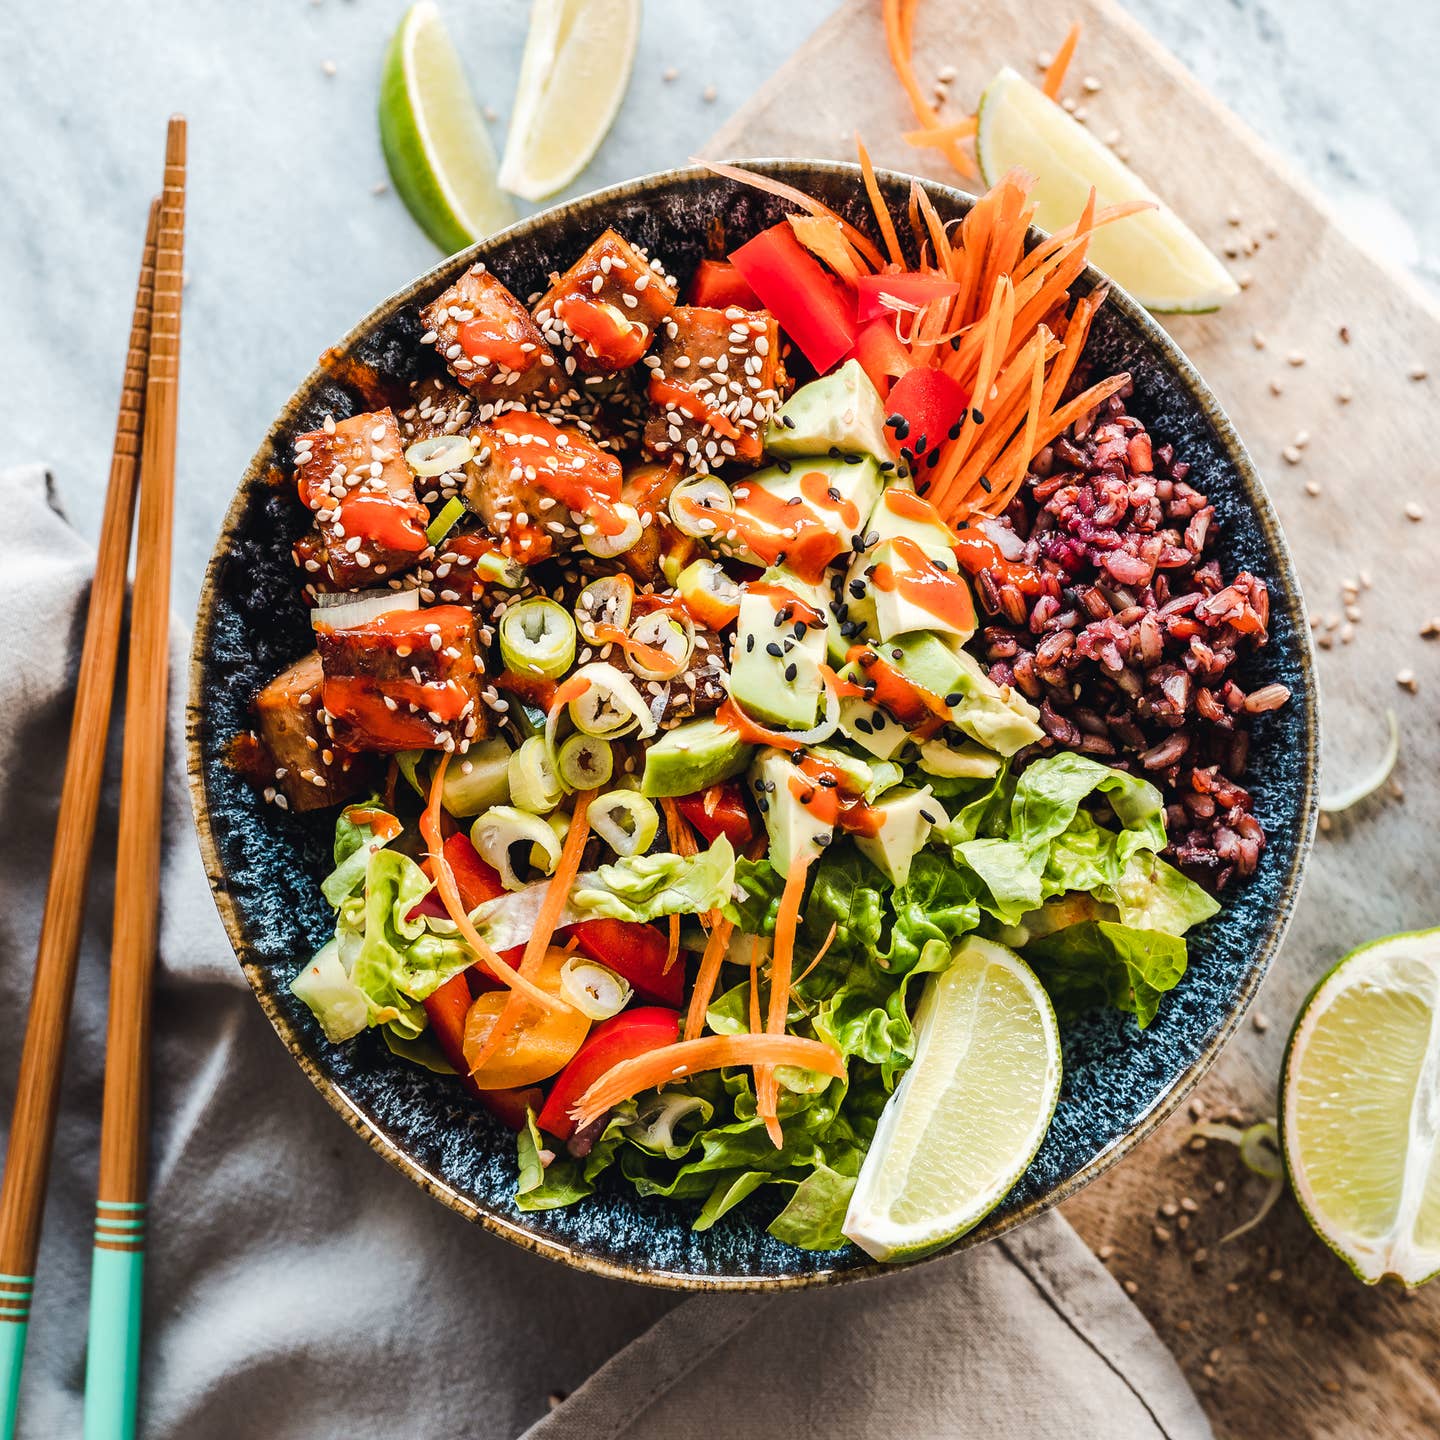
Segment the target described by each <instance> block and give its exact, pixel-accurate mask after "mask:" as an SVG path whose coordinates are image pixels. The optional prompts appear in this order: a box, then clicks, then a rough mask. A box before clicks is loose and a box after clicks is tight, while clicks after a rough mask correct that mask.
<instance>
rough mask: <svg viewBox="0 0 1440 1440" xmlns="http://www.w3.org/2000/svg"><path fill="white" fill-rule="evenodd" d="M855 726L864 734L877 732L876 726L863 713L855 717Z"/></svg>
mask: <svg viewBox="0 0 1440 1440" xmlns="http://www.w3.org/2000/svg"><path fill="white" fill-rule="evenodd" d="M855 728H856V729H857V730H858V731H859V732H860V733H861V734H862V735H873V734H874V733H875V727H874V726H873V725H872V724H871V723H870V722H869V721H868V720H867V719H866V718H865V717H864V716H863V715H857V716H856V717H855Z"/></svg>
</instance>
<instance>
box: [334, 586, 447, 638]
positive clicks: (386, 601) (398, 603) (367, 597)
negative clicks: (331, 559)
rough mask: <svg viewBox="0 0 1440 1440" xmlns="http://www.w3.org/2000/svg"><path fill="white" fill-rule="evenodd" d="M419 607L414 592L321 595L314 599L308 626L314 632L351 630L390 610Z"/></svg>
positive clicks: (392, 591)
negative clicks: (314, 630) (311, 627)
mask: <svg viewBox="0 0 1440 1440" xmlns="http://www.w3.org/2000/svg"><path fill="white" fill-rule="evenodd" d="M419 608H420V592H419V591H418V590H362V591H360V592H359V593H350V592H346V593H344V594H336V595H332V594H329V593H325V592H322V593H321V594H319V595H316V597H315V608H314V609H313V610H312V611H311V612H310V623H311V625H313V626H314V627H315V629H317V630H353V629H354V628H355V627H356V626H357V625H368V624H369V623H370V621H372V620H378V619H379V618H380V616H382V615H389V614H391V613H392V612H393V611H396V610H418V609H419Z"/></svg>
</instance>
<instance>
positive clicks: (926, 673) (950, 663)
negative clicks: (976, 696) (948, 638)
mask: <svg viewBox="0 0 1440 1440" xmlns="http://www.w3.org/2000/svg"><path fill="white" fill-rule="evenodd" d="M897 650H898V651H899V652H900V653H899V654H898V655H897V654H896V653H895V652H896V651H897ZM882 658H883V659H885V660H886V661H887V662H888V663H889V664H891V665H893V666H894V667H895V668H896V669H897V670H898V671H899V672H900V673H901V674H902V675H903V676H904V677H905V678H906V679H907V680H909V681H910V682H911V683H912V684H915V685H919V686H920V687H921V689H924V690H928V691H929V692H930V693H931V694H932V695H940V696H945V695H951V694H954V693H955V692H956V691H958V690H962V689H963V690H964V691H965V693H968V685H969V683H970V676H969V673H968V668H967V665H966V661H968V660H970V657H969V656H968V655H966V654H965V652H964V651H963V650H959V649H958V648H957V649H953V650H952V649H951V648H950V646H948V645H947V644H946V643H945V642H944V641H943V640H942V639H941V638H940V637H939V636H938V635H936V634H934V633H933V632H932V631H929V630H916V631H914V632H913V633H911V634H909V635H897V636H895V637H894V639H893V640H891V641H890V642H888V643H887V644H886V646H885V648H884V652H883V656H882ZM972 663H973V662H972ZM977 668H978V667H977ZM981 678H982V679H985V677H984V675H983V674H982V676H981ZM962 682H963V683H962ZM985 683H986V684H989V681H988V679H987V680H986V681H985Z"/></svg>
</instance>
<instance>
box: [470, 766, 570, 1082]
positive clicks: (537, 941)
mask: <svg viewBox="0 0 1440 1440" xmlns="http://www.w3.org/2000/svg"><path fill="white" fill-rule="evenodd" d="M594 798H595V792H594V791H593V790H582V791H581V792H580V793H579V794H578V795H577V796H576V797H575V808H574V810H573V811H572V812H571V814H570V828H569V830H567V831H566V832H565V843H564V845H562V846H561V847H560V859H559V860H558V861H557V862H556V865H555V873H554V874H553V875H552V876H551V877H550V883H549V885H547V886H546V887H545V898H544V899H543V900H542V901H541V902H540V913H539V914H538V915H536V917H535V929H534V930H533V931H532V932H531V935H530V938H529V940H527V941H526V942H525V953H524V954H523V955H522V956H521V957H520V974H521V975H522V976H524V977H525V978H526V979H527V980H533V979H534V977H535V975H536V973H537V972H538V971H539V969H540V962H541V961H542V960H544V958H545V952H546V950H548V949H549V948H550V941H551V939H552V938H553V937H554V934H555V927H556V926H557V925H558V924H559V923H560V917H561V916H562V915H563V914H564V913H565V902H566V901H567V900H568V899H569V898H570V889H571V887H572V886H573V885H574V884H575V877H576V876H577V875H578V874H579V873H580V859H581V857H582V856H583V855H584V853H585V842H586V840H588V839H589V838H590V802H591V801H592V800H593V799H594ZM532 988H535V987H532ZM526 993H527V994H528V993H529V992H528V991H527V992H526ZM536 993H537V994H541V995H543V994H544V993H545V992H544V991H543V990H538V989H537V991H536ZM523 1013H524V1012H523V1009H522V1002H521V1001H520V1000H519V999H517V997H516V996H515V995H514V994H513V993H512V994H511V996H510V998H509V1000H507V1001H506V1002H505V1008H504V1009H503V1010H502V1011H501V1012H500V1016H499V1018H498V1019H497V1020H496V1021H495V1023H494V1025H492V1026H491V1027H490V1033H489V1034H488V1035H487V1036H486V1037H485V1040H484V1043H483V1044H482V1045H481V1046H480V1048H479V1051H478V1052H477V1054H476V1056H475V1059H474V1060H473V1061H472V1062H471V1066H470V1068H471V1070H472V1071H475V1070H479V1069H480V1067H481V1066H482V1065H484V1064H485V1062H486V1061H487V1060H488V1059H489V1058H490V1057H491V1055H493V1054H494V1053H495V1051H496V1050H497V1049H498V1048H499V1046H500V1044H501V1042H502V1041H503V1040H504V1039H505V1038H506V1037H507V1036H508V1035H509V1034H510V1032H511V1031H512V1030H514V1028H515V1026H516V1025H517V1024H518V1023H519V1021H520V1017H521V1015H522V1014H523Z"/></svg>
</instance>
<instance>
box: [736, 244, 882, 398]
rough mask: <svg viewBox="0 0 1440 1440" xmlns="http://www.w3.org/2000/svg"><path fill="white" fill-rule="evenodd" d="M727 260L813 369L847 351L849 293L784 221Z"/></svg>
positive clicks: (851, 325)
mask: <svg viewBox="0 0 1440 1440" xmlns="http://www.w3.org/2000/svg"><path fill="white" fill-rule="evenodd" d="M730 260H731V262H732V263H733V264H734V266H735V268H736V269H737V270H738V271H739V272H740V274H741V276H742V277H743V278H744V280H745V281H746V283H747V284H749V286H750V288H751V289H752V290H753V291H754V292H755V293H756V295H758V296H759V297H760V302H761V304H763V305H764V307H765V308H766V309H767V310H768V311H769V312H770V313H771V314H772V315H773V316H774V317H775V319H776V321H777V322H778V323H779V325H780V328H781V329H782V330H783V331H784V332H785V333H786V334H787V335H788V336H789V337H790V338H791V340H793V341H794V342H795V344H796V345H797V346H798V347H799V349H800V352H801V354H803V355H804V356H805V358H806V359H807V360H808V361H809V362H810V363H811V364H812V365H813V366H814V367H815V370H816V372H817V373H818V374H821V375H823V374H825V372H826V371H827V370H829V369H831V368H832V367H833V366H834V365H835V364H836V363H837V362H838V361H840V360H842V359H843V358H844V357H845V356H846V355H848V354H849V353H850V350H851V349H852V347H853V346H854V344H855V313H854V305H853V302H852V299H851V296H850V294H849V293H848V292H847V291H846V289H845V287H844V286H842V285H841V283H840V282H839V281H838V280H836V279H835V277H834V276H833V275H831V274H830V272H829V271H828V270H825V269H824V268H823V267H822V266H821V264H820V262H819V261H818V260H817V259H816V258H815V257H814V256H813V255H812V254H811V253H810V252H809V251H808V250H807V249H806V248H805V247H804V246H803V245H802V244H801V243H800V242H799V241H798V240H797V239H796V238H795V232H794V231H793V230H792V229H791V228H790V224H789V222H788V221H785V220H782V221H781V222H780V223H779V224H778V225H772V226H771V227H770V228H769V229H768V230H762V231H761V232H760V233H759V234H758V235H757V236H756V237H755V238H754V239H753V240H747V241H746V242H745V244H743V245H742V246H741V247H740V248H739V249H738V250H735V251H733V252H732V253H731V256H730Z"/></svg>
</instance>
